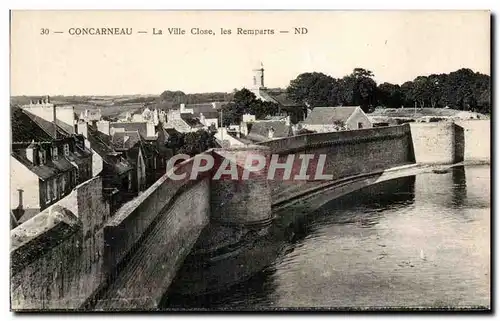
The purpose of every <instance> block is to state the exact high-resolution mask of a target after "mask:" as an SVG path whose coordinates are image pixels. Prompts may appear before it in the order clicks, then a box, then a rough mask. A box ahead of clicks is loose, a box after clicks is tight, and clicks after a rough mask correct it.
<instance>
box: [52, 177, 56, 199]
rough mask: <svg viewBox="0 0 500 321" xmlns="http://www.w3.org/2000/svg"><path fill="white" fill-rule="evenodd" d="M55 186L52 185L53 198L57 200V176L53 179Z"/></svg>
mask: <svg viewBox="0 0 500 321" xmlns="http://www.w3.org/2000/svg"><path fill="white" fill-rule="evenodd" d="M52 183H53V187H52V200H55V199H56V198H57V178H54V179H53V180H52Z"/></svg>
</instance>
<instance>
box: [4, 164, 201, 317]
mask: <svg viewBox="0 0 500 321" xmlns="http://www.w3.org/2000/svg"><path fill="white" fill-rule="evenodd" d="M191 163H192V160H190V161H187V162H184V163H183V164H181V166H190V164H191ZM209 195H210V193H209V180H208V179H200V180H196V181H172V180H170V179H168V178H167V177H166V176H164V177H162V178H161V179H159V180H158V181H157V182H156V183H155V184H153V185H152V186H151V187H150V188H149V189H148V190H146V191H144V192H143V193H142V194H141V195H139V196H138V197H137V198H135V199H134V200H132V201H131V202H129V203H127V204H125V205H124V206H123V207H122V208H121V209H120V210H119V211H118V212H117V213H116V214H115V216H114V217H110V216H109V206H108V204H107V203H106V202H105V201H104V198H103V195H102V180H101V178H100V177H96V178H93V179H92V180H89V181H87V182H85V183H83V184H81V185H79V186H77V187H76V188H75V189H74V190H73V192H72V193H71V194H70V195H68V196H67V197H66V198H64V199H62V200H61V201H59V202H58V203H57V204H55V205H54V206H52V207H50V208H47V209H46V210H44V211H43V212H41V213H39V214H38V215H36V216H35V217H33V218H32V219H30V220H28V221H26V222H25V223H24V224H21V225H20V226H18V227H16V228H15V229H13V230H12V231H11V307H12V309H13V310H39V309H43V310H65V309H79V308H82V307H86V308H87V307H88V308H96V309H100V308H102V309H117V308H122V309H134V308H144V309H147V308H152V307H154V306H155V305H156V304H157V303H158V302H159V300H160V298H161V296H162V295H163V293H164V291H165V290H166V288H168V284H169V283H170V282H171V280H172V279H173V277H174V274H175V271H176V269H177V268H178V266H179V265H180V264H181V263H182V261H183V259H184V256H186V255H187V253H188V252H189V250H190V249H191V246H192V244H193V243H194V242H195V241H196V239H197V237H198V235H199V233H200V232H201V230H202V228H203V227H204V226H205V225H206V224H207V222H208V216H209V209H210V205H209ZM124 263H125V264H124ZM109 298H112V300H109Z"/></svg>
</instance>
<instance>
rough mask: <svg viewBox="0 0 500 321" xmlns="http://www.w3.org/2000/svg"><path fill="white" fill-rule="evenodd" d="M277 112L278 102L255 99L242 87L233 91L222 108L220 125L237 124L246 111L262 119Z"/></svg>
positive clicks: (253, 95) (252, 94)
mask: <svg viewBox="0 0 500 321" xmlns="http://www.w3.org/2000/svg"><path fill="white" fill-rule="evenodd" d="M277 112H278V104H276V103H273V102H266V101H261V100H260V99H257V97H256V96H255V94H254V93H252V92H251V91H250V90H248V89H246V88H243V89H241V90H239V91H237V92H235V93H234V95H233V99H232V101H231V102H230V103H228V104H226V105H225V106H224V107H223V108H222V125H223V126H228V125H233V124H239V123H240V122H241V120H242V116H243V115H244V114H246V113H248V114H252V115H255V117H256V118H257V119H262V118H264V117H266V116H268V115H275V114H276V113H277Z"/></svg>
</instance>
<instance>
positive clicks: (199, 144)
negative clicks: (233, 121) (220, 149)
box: [166, 130, 217, 157]
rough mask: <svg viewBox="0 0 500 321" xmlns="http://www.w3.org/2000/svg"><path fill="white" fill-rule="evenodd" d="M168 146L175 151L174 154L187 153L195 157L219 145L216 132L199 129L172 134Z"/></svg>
mask: <svg viewBox="0 0 500 321" xmlns="http://www.w3.org/2000/svg"><path fill="white" fill-rule="evenodd" d="M166 146H167V147H168V148H171V149H172V150H173V151H174V154H187V155H189V156H191V157H193V156H194V155H196V154H199V153H202V152H204V151H206V150H208V149H210V148H214V147H216V146H217V143H216V141H215V137H214V133H210V132H208V131H206V130H199V131H196V132H190V133H174V134H172V135H170V137H169V138H168V140H167V143H166Z"/></svg>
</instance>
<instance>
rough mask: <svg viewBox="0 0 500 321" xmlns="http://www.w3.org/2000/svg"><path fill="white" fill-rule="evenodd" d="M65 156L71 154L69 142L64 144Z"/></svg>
mask: <svg viewBox="0 0 500 321" xmlns="http://www.w3.org/2000/svg"><path fill="white" fill-rule="evenodd" d="M64 156H66V157H67V156H69V144H64Z"/></svg>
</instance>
